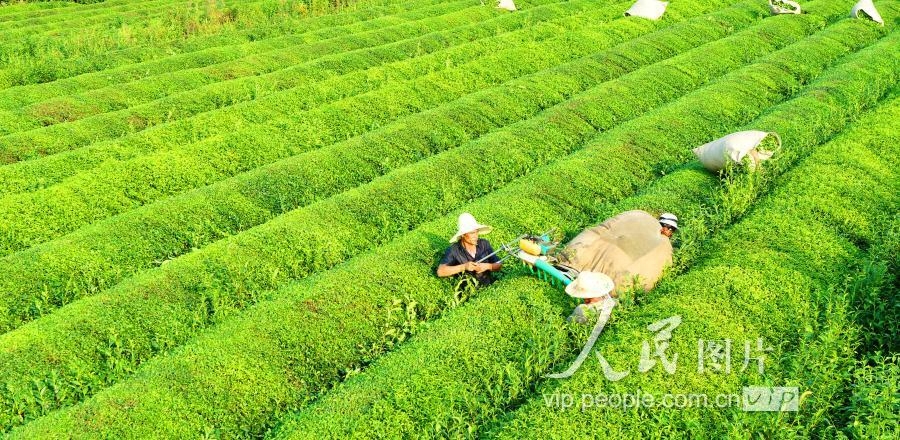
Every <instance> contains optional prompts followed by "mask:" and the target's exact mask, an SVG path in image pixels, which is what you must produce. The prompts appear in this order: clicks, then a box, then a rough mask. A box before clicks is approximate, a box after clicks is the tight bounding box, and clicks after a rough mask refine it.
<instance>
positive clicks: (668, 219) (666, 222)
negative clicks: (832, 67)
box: [659, 212, 678, 231]
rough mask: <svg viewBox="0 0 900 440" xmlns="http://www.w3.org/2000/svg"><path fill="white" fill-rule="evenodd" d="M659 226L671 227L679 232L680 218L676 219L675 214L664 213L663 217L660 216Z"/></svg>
mask: <svg viewBox="0 0 900 440" xmlns="http://www.w3.org/2000/svg"><path fill="white" fill-rule="evenodd" d="M659 224H660V225H663V226H669V227H671V228H672V229H674V230H676V231H677V230H678V217H675V214H671V213H668V212H666V213H663V215H661V216H659Z"/></svg>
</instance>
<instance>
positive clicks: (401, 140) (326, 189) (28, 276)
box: [0, 5, 819, 329]
mask: <svg viewBox="0 0 900 440" xmlns="http://www.w3.org/2000/svg"><path fill="white" fill-rule="evenodd" d="M761 14H764V9H763V8H762V7H760V6H759V5H750V6H744V7H737V8H729V9H726V10H725V11H722V12H718V13H715V14H711V15H710V16H707V17H700V18H697V19H694V20H688V21H686V22H684V23H682V24H678V25H675V26H673V27H672V28H670V29H666V30H663V31H660V32H658V33H655V34H651V35H648V36H646V37H642V38H638V39H636V40H632V41H630V42H628V43H625V44H623V45H620V46H618V47H615V48H614V49H611V50H609V51H606V52H605V53H603V54H601V55H598V56H593V57H590V58H586V59H584V60H580V61H577V62H574V63H569V64H566V65H563V66H560V67H558V68H554V69H552V70H549V71H547V72H543V73H540V74H536V75H532V76H531V77H527V78H524V79H522V80H519V81H513V82H511V83H509V84H508V85H506V86H504V87H500V88H497V89H493V90H486V91H482V92H479V93H476V94H474V95H472V96H470V97H467V98H465V99H463V100H460V101H458V102H455V103H453V104H451V105H449V106H443V107H439V108H437V109H435V110H433V111H430V112H426V113H423V114H421V115H416V116H415V117H413V118H411V119H408V120H404V121H401V122H400V123H398V124H397V125H395V126H392V127H388V128H387V129H384V130H379V131H377V132H374V133H372V134H369V135H366V136H363V137H361V138H358V139H355V140H353V141H350V142H344V143H340V144H336V145H334V146H333V147H328V148H325V149H322V150H319V151H316V152H314V153H311V154H306V155H301V156H297V157H295V158H290V159H287V160H284V161H281V162H278V163H275V164H273V165H271V166H266V167H262V168H259V169H257V170H254V171H253V172H250V173H247V174H245V175H241V176H238V177H237V178H235V179H230V180H227V181H224V182H221V183H219V184H216V185H213V186H211V187H208V188H204V189H201V190H198V191H194V192H190V193H187V194H185V195H182V196H180V197H177V198H174V199H169V200H164V201H161V202H159V203H156V204H153V205H150V206H147V207H144V208H141V209H138V210H135V211H132V212H130V213H127V214H124V215H122V216H120V217H116V218H113V219H110V220H109V221H106V222H104V223H101V224H97V225H94V226H92V227H90V228H87V229H85V230H82V231H80V232H78V233H76V234H74V235H71V236H67V237H65V238H64V239H61V240H58V241H55V242H51V243H47V244H46V245H44V246H39V247H36V248H33V249H30V250H28V251H24V252H20V253H17V254H14V255H11V256H8V257H6V258H4V259H3V260H2V261H3V263H4V264H3V265H2V269H0V280H2V281H0V291H3V292H5V293H6V294H5V295H3V296H2V297H0V309H2V310H3V311H4V313H2V314H0V316H2V319H0V328H4V329H9V328H10V327H15V326H17V325H19V324H20V323H21V322H23V321H27V320H30V319H32V318H33V317H35V316H38V315H42V314H44V313H47V312H49V311H51V310H53V309H54V308H55V307H58V306H60V305H62V304H65V303H68V302H71V301H72V300H75V299H77V298H80V297H83V296H86V295H90V294H93V293H95V292H97V291H100V290H102V289H103V287H106V286H111V285H114V284H115V283H116V282H118V281H120V280H121V279H122V278H124V277H126V276H128V275H130V274H132V273H134V272H135V271H137V270H140V269H143V268H147V267H152V266H154V265H156V264H158V263H157V262H158V261H161V260H164V259H167V258H174V257H176V256H178V255H181V254H183V253H185V252H187V251H189V250H191V249H192V248H193V249H196V248H200V247H203V246H205V245H206V244H208V243H210V242H212V241H215V240H216V239H219V238H221V237H222V236H223V235H225V234H229V233H236V232H239V231H241V230H244V229H247V228H249V227H251V226H254V225H258V224H261V223H263V222H265V221H267V220H269V219H270V218H271V217H272V216H274V215H278V214H280V213H283V212H286V211H289V210H292V209H295V208H297V207H300V206H303V205H306V204H308V203H311V202H314V201H316V200H320V199H323V198H326V197H328V196H331V195H333V194H337V193H339V192H341V191H346V190H349V189H351V188H354V187H356V186H358V185H361V184H363V183H365V182H367V181H369V180H371V179H374V178H375V177H377V176H379V175H381V174H384V173H387V172H389V171H390V170H391V169H396V168H400V167H403V166H406V165H408V164H411V163H414V162H416V161H418V160H421V159H422V158H424V157H428V156H431V155H434V154H437V153H439V152H440V151H443V150H447V149H451V150H452V149H456V145H459V144H460V143H464V142H466V141H467V140H470V139H475V138H477V137H478V136H480V135H482V134H484V133H488V132H489V131H491V130H494V129H497V128H499V126H501V125H504V124H507V123H512V122H514V121H516V120H517V119H527V118H528V117H531V116H533V115H535V114H537V113H538V112H540V111H541V110H542V109H544V108H547V107H549V106H551V105H554V104H556V103H559V102H561V101H564V100H566V99H569V98H571V97H572V96H573V95H576V94H578V93H581V92H582V91H584V90H586V89H589V88H592V87H594V85H596V84H598V83H601V82H603V81H606V80H610V79H613V78H615V77H617V76H620V75H624V74H626V73H627V72H629V71H634V70H636V69H639V68H641V67H642V66H646V65H647V64H651V63H653V62H657V61H659V60H663V59H665V58H667V57H669V56H673V55H677V54H678V53H680V52H684V51H687V50H688V49H690V48H691V47H696V46H699V45H701V44H703V43H705V42H707V41H709V40H714V39H716V38H718V37H721V36H724V35H726V34H727V33H729V32H733V31H735V30H737V29H740V28H742V27H745V26H747V25H749V24H750V23H752V22H753V21H754V20H755V19H757V18H759V17H760V15H761ZM766 23H772V24H771V25H770V24H766V25H763V26H761V29H759V30H756V31H752V32H747V33H745V34H741V35H740V36H737V37H734V38H731V39H728V40H726V41H723V42H718V43H715V44H713V45H710V47H709V49H710V50H715V51H717V53H720V54H721V56H722V57H723V60H722V61H721V62H719V63H718V64H716V63H710V62H709V60H707V59H704V56H703V55H700V54H699V53H698V51H696V50H695V51H693V52H691V54H690V55H685V56H683V57H679V58H676V59H675V60H672V61H671V62H667V63H663V64H661V65H659V66H652V67H647V68H643V69H641V70H639V71H638V72H635V73H634V74H632V75H629V76H627V77H625V78H623V79H622V80H620V81H614V82H612V83H610V84H606V85H603V86H601V87H599V88H598V89H596V90H594V91H592V92H590V93H589V94H587V95H586V96H581V97H578V98H577V99H576V101H574V102H573V103H570V104H569V105H575V104H576V103H579V102H582V101H584V100H586V99H587V100H591V99H600V100H604V102H607V101H608V103H609V104H602V106H603V107H601V108H605V109H606V110H605V111H607V112H609V114H610V115H614V117H613V116H610V118H609V120H608V121H607V122H604V123H602V124H596V127H601V126H602V127H604V128H608V127H609V126H610V125H612V124H614V123H617V122H621V121H622V120H624V119H625V118H627V117H633V116H635V115H636V112H639V111H643V109H647V108H651V107H653V106H656V105H659V104H661V103H663V102H665V101H666V100H669V99H673V98H674V97H676V96H678V94H681V93H686V92H687V91H689V90H691V89H692V88H695V87H699V86H700V85H701V84H702V83H703V82H704V81H706V80H707V79H708V77H709V76H716V75H721V74H724V73H725V72H727V71H728V70H730V69H733V68H735V67H739V66H740V65H741V64H742V63H745V62H747V61H749V60H750V59H752V58H753V57H757V56H760V55H762V54H764V53H767V52H770V51H772V50H774V49H775V48H777V47H780V46H784V45H786V44H788V43H790V42H793V41H795V40H797V39H799V38H802V37H803V36H805V35H807V34H808V33H811V32H813V30H814V29H816V28H817V27H818V25H819V21H818V19H810V20H808V21H807V22H806V24H797V25H794V26H780V25H779V24H778V23H779V20H775V21H771V22H766ZM798 23H800V22H798ZM779 26H780V27H781V29H777V28H776V27H779ZM758 40H762V41H761V42H760V41H758ZM748 42H752V43H748ZM647 45H652V46H653V47H655V50H654V52H646V51H641V50H636V49H639V48H642V47H646V46H647ZM744 45H753V46H756V47H757V48H756V49H755V50H751V51H745V50H744V49H740V50H735V49H734V47H742V46H744ZM673 66H683V67H682V68H681V70H689V69H690V68H693V69H696V70H697V71H700V72H706V73H707V76H700V77H697V76H691V75H686V74H684V73H682V72H678V73H677V74H671V73H670V71H671V70H673V69H675V68H676V67H673ZM668 77H671V79H669V80H668V83H669V85H668V86H667V90H665V91H663V92H660V93H659V94H658V95H655V96H651V97H641V98H637V99H636V101H635V102H634V103H631V104H629V105H627V106H623V105H621V104H619V105H613V104H614V103H616V102H618V101H617V99H616V94H617V93H629V94H631V95H639V93H638V92H637V90H640V89H641V88H642V87H644V84H646V83H655V82H658V81H657V79H656V78H668ZM636 103H640V105H637V104H636ZM565 114H566V110H565V108H562V109H555V110H552V111H549V112H547V113H546V114H544V115H540V116H538V117H537V118H535V119H530V120H528V121H526V122H524V123H518V124H514V125H512V126H510V127H506V128H504V129H502V130H500V131H499V132H495V133H491V134H489V135H488V136H489V138H488V139H484V140H480V141H479V142H478V143H477V144H476V145H480V146H484V145H489V146H493V147H492V148H495V149H498V150H499V151H497V152H495V153H494V152H492V153H486V152H481V153H478V154H479V155H485V156H487V157H489V159H488V160H485V161H483V162H482V163H481V164H480V165H479V166H478V167H476V168H479V169H481V168H484V170H483V172H485V173H487V174H486V175H488V176H492V178H493V179H498V180H491V181H488V182H485V183H484V184H483V185H482V184H478V185H475V184H473V185H472V186H474V187H478V188H480V189H479V190H477V191H475V192H476V193H477V192H479V191H485V190H487V188H489V187H491V186H496V185H497V184H498V182H499V178H500V176H502V175H503V173H502V171H503V170H509V169H510V163H506V164H505V165H502V164H503V161H504V160H506V159H502V160H501V159H497V158H498V157H506V155H508V154H505V153H504V151H503V149H504V148H505V147H503V146H502V145H503V144H504V143H505V142H507V139H506V137H508V136H512V137H514V138H518V137H522V136H533V137H534V138H533V139H531V140H530V142H529V144H533V145H534V146H533V147H529V148H532V149H533V150H535V151H536V152H540V153H531V154H548V151H549V152H553V151H558V150H555V149H556V148H557V146H555V145H554V144H552V143H551V144H547V145H544V144H545V143H546V142H547V140H546V139H542V138H541V137H540V136H541V131H542V130H543V128H542V127H543V126H545V125H547V124H550V125H557V124H560V123H564V122H563V121H565V119H564V117H563V116H560V115H565ZM556 119H559V121H560V122H555V121H556ZM572 130H573V131H571V132H569V134H568V136H567V138H566V139H565V140H566V143H564V144H562V145H560V147H561V148H563V150H564V151H570V150H571V148H574V147H575V146H577V145H578V144H579V143H580V142H581V141H583V140H584V137H585V136H587V135H588V134H590V133H593V132H594V131H595V127H590V126H588V127H578V126H575V127H573V128H572ZM546 135H547V136H550V134H549V133H547V134H546ZM472 148H482V147H469V148H466V149H464V150H463V151H462V152H455V151H454V152H452V153H451V156H450V157H457V156H460V155H462V156H461V157H465V155H467V154H471V151H472ZM485 148H486V147H485ZM544 149H548V151H544ZM517 154H523V153H521V152H518V153H517ZM531 154H523V157H528V156H530V155H531ZM554 154H555V153H554ZM546 157H547V158H549V157H552V156H546ZM495 159H497V160H500V163H498V164H496V167H497V168H498V169H500V170H501V172H500V173H495V172H493V171H491V170H492V168H493V167H492V166H491V165H490V164H491V163H493V162H492V161H493V160H495ZM534 159H536V158H534ZM442 160H445V161H446V160H449V161H450V162H449V163H448V165H446V166H448V167H450V165H449V164H452V163H453V161H455V160H457V159H442ZM459 160H460V161H462V159H461V158H460V159H459ZM526 163H527V162H526ZM442 166H444V165H441V166H439V167H438V168H436V169H435V170H434V171H433V172H431V171H421V170H420V171H417V172H418V173H420V174H421V175H422V176H423V177H411V179H412V180H411V182H410V186H411V187H412V188H416V185H415V182H417V181H422V179H424V181H433V182H434V184H448V183H449V182H442V180H444V179H443V177H442V175H443V173H441V172H440V167H442ZM323 169H324V170H329V172H328V173H325V175H324V176H323V172H322V170H323ZM426 169H427V168H426ZM514 169H518V168H514ZM480 172H482V171H479V173H480ZM410 175H412V176H414V175H415V174H410ZM421 189H424V187H423V188H421ZM470 196H471V195H470ZM418 197H424V198H429V197H433V194H429V193H425V194H422V195H421V196H416V197H407V198H405V199H404V200H413V199H416V198H418ZM389 198H390V197H389ZM341 200H344V201H343V202H340V203H348V202H347V201H346V199H341ZM398 200H400V199H398ZM328 203H329V204H328V206H332V205H334V203H332V202H331V201H329V202H328ZM340 203H338V204H337V205H336V206H334V207H333V208H327V209H326V210H325V212H326V213H327V212H329V211H330V210H331V209H339V210H340V209H341V204H340ZM386 203H388V205H385V206H390V205H391V203H389V202H386ZM436 203H437V201H436ZM446 203H447V202H446V201H445V202H443V205H446ZM413 208H415V209H413V212H416V211H417V210H418V209H421V206H416V207H413ZM320 210H321V209H320ZM421 214H422V213H418V214H417V215H416V216H413V217H414V218H421V217H420V216H421ZM313 217H315V216H313ZM324 217H326V218H327V217H328V215H324ZM174 219H178V221H177V222H176V221H173V220H174ZM284 221H287V222H290V223H295V222H298V221H299V220H296V219H293V220H284ZM284 221H280V222H281V223H283V222H284ZM313 222H314V220H313ZM303 223H305V221H303ZM279 224H280V223H279ZM35 267H40V268H41V269H40V270H33V269H34V268H35Z"/></svg>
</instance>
